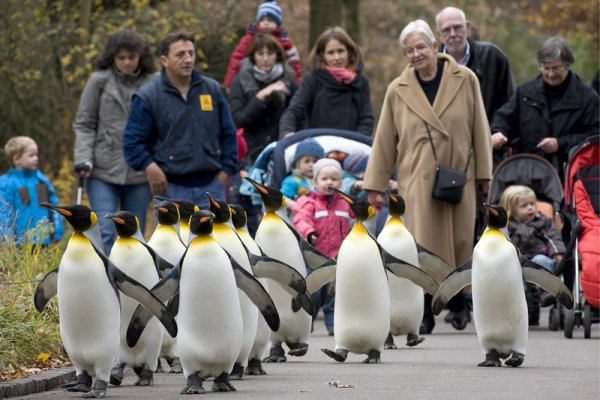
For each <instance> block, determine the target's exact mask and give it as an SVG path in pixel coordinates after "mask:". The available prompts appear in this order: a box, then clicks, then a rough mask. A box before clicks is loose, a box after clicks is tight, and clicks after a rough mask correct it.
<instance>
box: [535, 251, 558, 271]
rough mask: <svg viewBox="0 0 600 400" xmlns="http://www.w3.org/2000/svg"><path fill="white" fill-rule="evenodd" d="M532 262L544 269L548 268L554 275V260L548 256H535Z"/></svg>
mask: <svg viewBox="0 0 600 400" xmlns="http://www.w3.org/2000/svg"><path fill="white" fill-rule="evenodd" d="M531 261H533V262H534V263H536V264H537V265H541V266H542V267H544V268H546V269H547V270H548V271H550V273H551V274H553V273H554V260H553V259H552V258H550V257H548V256H547V255H544V254H536V255H535V256H533V258H532V259H531Z"/></svg>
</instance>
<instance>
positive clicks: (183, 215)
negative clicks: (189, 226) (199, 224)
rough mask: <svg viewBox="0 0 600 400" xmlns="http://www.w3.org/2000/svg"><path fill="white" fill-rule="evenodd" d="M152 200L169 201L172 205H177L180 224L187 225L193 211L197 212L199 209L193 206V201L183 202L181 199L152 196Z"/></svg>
mask: <svg viewBox="0 0 600 400" xmlns="http://www.w3.org/2000/svg"><path fill="white" fill-rule="evenodd" d="M154 198H155V199H156V200H158V201H170V202H172V203H175V204H177V206H178V207H179V218H180V220H181V222H185V223H187V222H188V221H189V220H190V217H191V216H192V214H193V213H194V212H195V211H198V210H199V209H200V207H198V206H197V205H196V204H194V202H193V201H189V200H183V199H177V200H174V199H169V198H166V197H163V196H154Z"/></svg>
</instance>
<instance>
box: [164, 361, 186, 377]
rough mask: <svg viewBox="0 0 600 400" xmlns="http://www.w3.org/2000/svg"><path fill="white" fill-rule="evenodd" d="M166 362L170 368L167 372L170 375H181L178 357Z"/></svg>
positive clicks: (181, 370) (181, 369) (181, 368)
mask: <svg viewBox="0 0 600 400" xmlns="http://www.w3.org/2000/svg"><path fill="white" fill-rule="evenodd" d="M167 362H168V363H169V366H170V367H171V369H170V370H169V373H170V374H181V373H182V372H183V367H182V366H181V361H180V360H179V357H175V358H171V359H170V360H169V359H167Z"/></svg>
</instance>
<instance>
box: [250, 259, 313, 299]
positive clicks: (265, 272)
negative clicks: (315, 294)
mask: <svg viewBox="0 0 600 400" xmlns="http://www.w3.org/2000/svg"><path fill="white" fill-rule="evenodd" d="M248 258H249V260H250V265H251V266H252V272H254V276H256V277H257V278H269V279H272V280H274V281H276V282H277V283H279V284H280V286H281V287H282V288H283V289H284V290H285V291H287V292H288V293H290V294H291V295H292V296H295V295H296V293H304V292H306V281H305V280H304V277H302V275H300V273H299V272H298V271H296V269H295V268H293V267H292V266H290V265H288V264H286V263H284V262H282V261H279V260H276V259H274V258H271V257H269V256H265V255H261V256H257V255H256V254H252V253H250V252H248ZM289 289H291V290H292V291H290V290H289Z"/></svg>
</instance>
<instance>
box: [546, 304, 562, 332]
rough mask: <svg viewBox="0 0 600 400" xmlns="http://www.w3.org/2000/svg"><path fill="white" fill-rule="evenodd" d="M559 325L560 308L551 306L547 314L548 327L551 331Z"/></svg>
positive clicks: (555, 329)
mask: <svg viewBox="0 0 600 400" xmlns="http://www.w3.org/2000/svg"><path fill="white" fill-rule="evenodd" d="M559 327H560V310H559V308H558V307H556V306H555V307H552V308H551V309H550V314H549V315H548V328H549V329H550V330H551V331H557V330H558V328H559Z"/></svg>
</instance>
